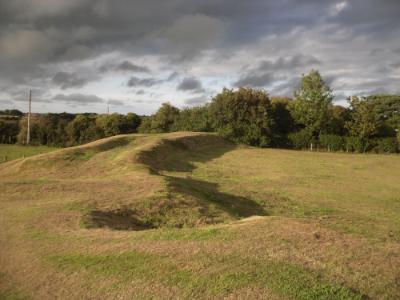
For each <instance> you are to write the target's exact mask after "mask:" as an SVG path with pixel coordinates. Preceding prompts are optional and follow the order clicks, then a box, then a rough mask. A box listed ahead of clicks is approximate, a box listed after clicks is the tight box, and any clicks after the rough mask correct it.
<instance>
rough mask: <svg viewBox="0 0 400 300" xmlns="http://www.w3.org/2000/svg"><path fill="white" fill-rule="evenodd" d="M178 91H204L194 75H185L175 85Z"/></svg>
mask: <svg viewBox="0 0 400 300" xmlns="http://www.w3.org/2000/svg"><path fill="white" fill-rule="evenodd" d="M177 89H178V90H180V91H188V92H194V93H201V92H204V88H203V85H202V84H201V82H200V81H199V80H198V79H197V78H194V77H186V78H184V79H183V80H182V81H181V82H180V83H179V85H178V87H177Z"/></svg>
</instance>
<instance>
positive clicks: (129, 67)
mask: <svg viewBox="0 0 400 300" xmlns="http://www.w3.org/2000/svg"><path fill="white" fill-rule="evenodd" d="M99 71H100V72H136V73H149V72H150V69H149V68H147V67H145V66H140V65H136V64H134V63H132V62H130V61H128V60H125V61H123V62H121V63H119V64H117V65H115V64H110V63H106V64H103V65H102V66H100V68H99Z"/></svg>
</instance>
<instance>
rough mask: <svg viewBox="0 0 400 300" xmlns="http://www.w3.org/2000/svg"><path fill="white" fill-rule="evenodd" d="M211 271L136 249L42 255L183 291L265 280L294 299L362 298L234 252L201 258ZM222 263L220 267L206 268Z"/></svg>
mask: <svg viewBox="0 0 400 300" xmlns="http://www.w3.org/2000/svg"><path fill="white" fill-rule="evenodd" d="M198 259H201V261H202V262H203V263H204V262H207V264H208V265H209V266H211V267H210V269H211V271H208V272H206V273H203V272H196V271H195V270H192V269H190V268H184V267H180V266H179V265H178V264H176V263H175V262H173V261H172V260H171V259H169V258H166V257H159V256H155V255H150V254H146V253H141V252H127V253H121V254H118V255H83V254H65V255H58V256H50V257H48V260H49V261H50V262H51V263H52V264H54V265H56V266H57V267H58V268H61V269H63V270H67V271H68V270H70V271H74V270H80V269H85V270H88V271H90V272H93V273H98V274H102V275H105V276H120V277H122V278H123V280H124V281H127V282H129V281H130V280H132V279H144V280H150V281H160V282H161V283H163V284H165V285H173V286H179V287H180V288H181V289H182V290H183V291H184V296H185V297H191V298H192V297H194V298H203V297H204V296H205V295H208V296H209V297H211V296H213V295H214V296H216V295H218V296H223V295H226V294H228V293H229V292H231V291H232V290H234V289H238V288H242V287H246V286H250V285H254V286H260V287H263V286H267V287H269V288H270V289H272V290H273V291H274V292H276V293H277V294H278V295H281V296H284V297H290V298H295V299H301V300H302V299H304V300H306V299H307V300H308V299H363V298H364V297H363V295H361V294H360V293H358V292H356V291H352V290H351V289H349V288H347V287H345V286H341V285H339V284H332V283H329V282H325V281H323V280H321V279H320V278H318V276H316V275H315V274H312V273H310V272H308V271H307V270H305V269H303V268H301V267H299V266H296V265H293V264H290V263H286V262H279V261H264V262H259V261H257V262H255V261H248V260H243V259H242V258H240V257H236V256H219V257H212V258H206V257H203V256H201V257H200V258H198ZM221 267H223V268H224V269H225V270H224V272H223V273H220V272H216V271H212V269H215V270H218V269H219V268H221Z"/></svg>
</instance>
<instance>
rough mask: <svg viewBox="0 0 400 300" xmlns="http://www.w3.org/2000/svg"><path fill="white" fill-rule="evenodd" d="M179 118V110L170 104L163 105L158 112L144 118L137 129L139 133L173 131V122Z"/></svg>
mask: <svg viewBox="0 0 400 300" xmlns="http://www.w3.org/2000/svg"><path fill="white" fill-rule="evenodd" d="M178 117H179V109H178V108H176V107H175V106H172V105H171V104H170V103H163V104H162V105H161V107H160V108H159V109H158V111H157V112H156V113H155V114H154V115H152V116H150V117H147V118H144V119H143V121H142V124H141V125H140V127H139V131H140V132H152V133H157V132H170V131H172V130H173V125H174V122H176V120H177V119H178Z"/></svg>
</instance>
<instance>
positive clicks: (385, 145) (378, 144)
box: [373, 137, 399, 153]
mask: <svg viewBox="0 0 400 300" xmlns="http://www.w3.org/2000/svg"><path fill="white" fill-rule="evenodd" d="M373 151H375V152H376V153H397V152H398V151H399V143H398V141H397V138H395V137H387V138H379V139H375V140H374V148H373Z"/></svg>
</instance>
